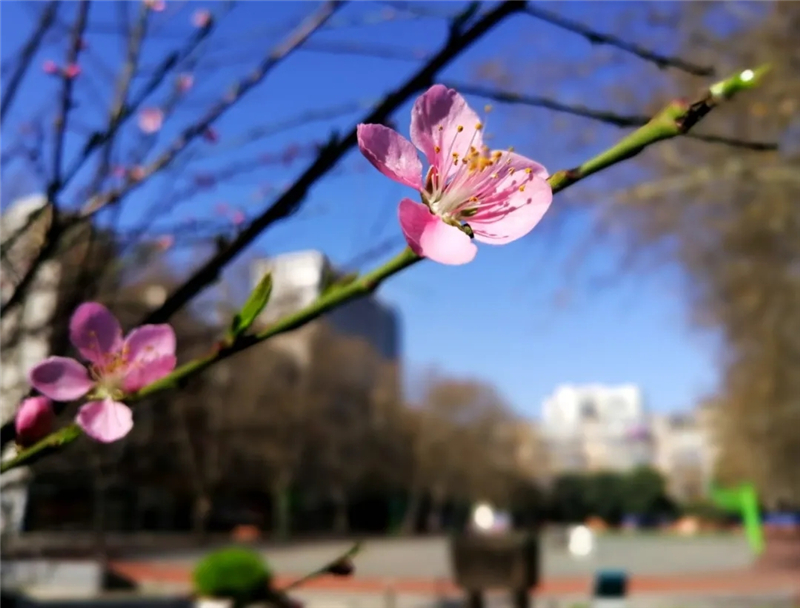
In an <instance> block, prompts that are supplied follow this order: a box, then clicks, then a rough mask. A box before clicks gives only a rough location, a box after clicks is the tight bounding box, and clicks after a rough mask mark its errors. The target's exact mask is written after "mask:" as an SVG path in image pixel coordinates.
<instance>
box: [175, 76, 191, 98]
mask: <svg viewBox="0 0 800 608" xmlns="http://www.w3.org/2000/svg"><path fill="white" fill-rule="evenodd" d="M177 86H178V90H179V91H180V92H181V93H186V91H188V90H189V89H191V88H192V87H193V86H194V76H193V75H192V74H190V73H189V72H184V73H183V74H178V80H177Z"/></svg>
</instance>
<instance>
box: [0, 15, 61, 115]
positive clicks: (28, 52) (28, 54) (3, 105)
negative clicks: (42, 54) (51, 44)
mask: <svg viewBox="0 0 800 608" xmlns="http://www.w3.org/2000/svg"><path fill="white" fill-rule="evenodd" d="M57 10H58V0H53V1H52V2H50V3H48V5H47V6H46V7H45V9H44V10H43V11H42V15H41V17H40V18H39V23H38V24H37V26H36V29H35V30H34V31H33V33H32V34H31V37H30V38H28V41H27V42H26V43H25V46H24V48H23V49H22V52H21V53H20V58H19V64H18V65H17V69H16V70H14V73H13V74H12V75H11V78H9V79H8V84H7V85H6V87H5V89H6V90H5V92H4V94H3V101H2V102H0V122H2V120H3V119H4V118H5V117H6V112H8V110H9V108H11V104H12V103H13V102H14V98H15V97H16V95H17V89H18V88H19V85H20V83H21V82H22V79H23V78H24V76H25V73H26V72H27V71H28V67H29V66H30V64H31V61H32V60H33V57H34V55H36V51H37V50H39V45H41V44H42V40H43V39H44V36H45V34H47V32H48V31H49V30H50V28H51V27H53V23H54V22H55V18H56V13H57Z"/></svg>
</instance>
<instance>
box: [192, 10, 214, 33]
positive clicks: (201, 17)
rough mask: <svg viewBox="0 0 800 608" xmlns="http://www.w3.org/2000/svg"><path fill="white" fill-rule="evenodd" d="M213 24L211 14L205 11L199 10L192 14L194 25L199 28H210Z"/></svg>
mask: <svg viewBox="0 0 800 608" xmlns="http://www.w3.org/2000/svg"><path fill="white" fill-rule="evenodd" d="M210 24H211V13H210V12H209V11H208V10H206V9H204V8H199V9H197V10H196V11H195V12H194V13H192V25H193V26H195V27H197V28H204V27H208V26H209V25H210Z"/></svg>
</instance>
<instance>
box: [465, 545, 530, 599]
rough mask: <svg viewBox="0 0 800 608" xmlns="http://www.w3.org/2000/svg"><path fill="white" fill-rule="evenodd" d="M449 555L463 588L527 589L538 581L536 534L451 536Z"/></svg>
mask: <svg viewBox="0 0 800 608" xmlns="http://www.w3.org/2000/svg"><path fill="white" fill-rule="evenodd" d="M450 559H451V562H452V565H453V572H454V574H455V580H456V584H457V585H458V586H459V587H462V588H463V589H470V590H485V589H514V590H521V589H526V590H527V589H531V588H532V587H535V586H536V585H537V584H538V583H539V569H540V568H539V538H538V536H537V535H535V534H531V533H522V532H518V533H511V534H498V535H494V534H492V535H489V534H487V535H485V536H484V535H473V534H469V535H463V536H455V537H453V538H452V539H451V541H450Z"/></svg>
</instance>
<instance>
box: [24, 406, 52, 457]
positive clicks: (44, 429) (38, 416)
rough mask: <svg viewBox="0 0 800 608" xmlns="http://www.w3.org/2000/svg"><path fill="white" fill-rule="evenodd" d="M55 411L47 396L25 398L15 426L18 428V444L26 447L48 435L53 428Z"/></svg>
mask: <svg viewBox="0 0 800 608" xmlns="http://www.w3.org/2000/svg"><path fill="white" fill-rule="evenodd" d="M54 420H55V412H53V406H52V403H51V401H50V399H48V398H47V397H30V398H28V399H25V400H24V401H23V402H22V403H21V404H20V406H19V409H18V410H17V416H16V418H15V420H14V426H15V427H16V430H17V445H18V446H20V447H22V448H26V447H28V446H31V445H33V444H34V443H36V442H37V441H39V440H40V439H42V438H44V437H45V436H47V435H48V434H49V433H50V431H51V430H52V428H53V421H54Z"/></svg>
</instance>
